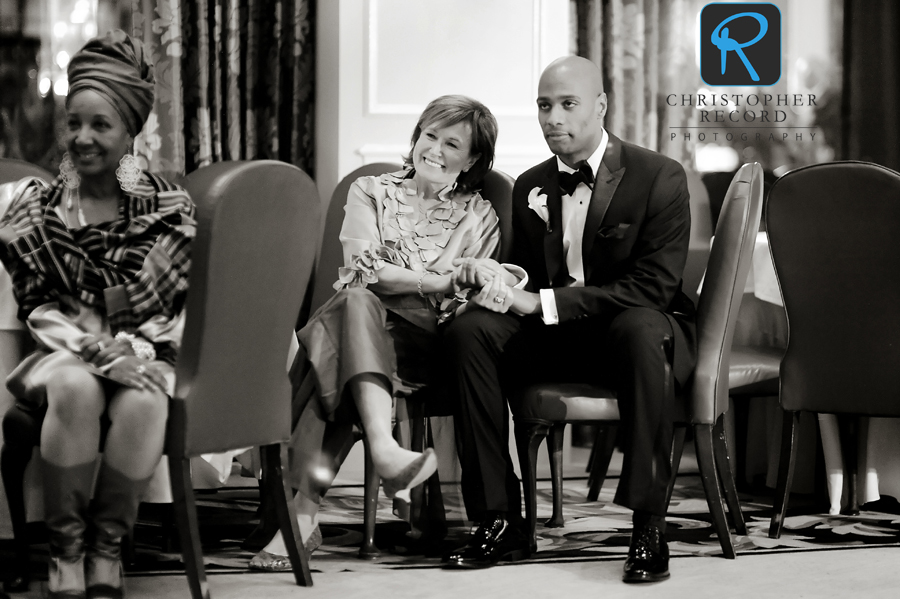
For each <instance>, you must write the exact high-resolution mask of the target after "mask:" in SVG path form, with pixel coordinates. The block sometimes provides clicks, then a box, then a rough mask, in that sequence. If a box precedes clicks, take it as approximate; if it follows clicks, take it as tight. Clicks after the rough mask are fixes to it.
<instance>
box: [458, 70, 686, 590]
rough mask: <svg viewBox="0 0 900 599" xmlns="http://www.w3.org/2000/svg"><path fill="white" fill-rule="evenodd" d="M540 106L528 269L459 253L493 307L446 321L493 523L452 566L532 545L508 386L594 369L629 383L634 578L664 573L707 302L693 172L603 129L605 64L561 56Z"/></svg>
mask: <svg viewBox="0 0 900 599" xmlns="http://www.w3.org/2000/svg"><path fill="white" fill-rule="evenodd" d="M537 105H538V120H539V121H540V125H541V128H542V130H543V133H544V137H545V139H546V141H547V145H548V146H549V147H550V150H551V151H552V152H553V153H554V154H555V156H554V157H553V158H551V159H550V160H548V161H546V162H544V163H542V164H539V165H537V166H535V167H533V168H532V169H530V170H528V171H526V172H525V173H524V174H522V176H521V177H519V179H518V180H517V181H516V184H515V187H514V189H513V209H512V211H513V254H512V258H511V262H512V263H513V264H515V265H517V266H519V267H521V268H523V269H524V270H525V272H526V273H527V281H525V284H524V285H522V284H521V283H522V282H523V281H522V280H521V279H520V278H519V277H516V276H514V275H513V274H511V272H510V271H513V270H516V269H510V268H504V267H502V266H501V265H499V264H497V263H496V262H492V261H489V260H475V259H468V258H464V259H461V260H460V261H458V271H457V275H456V276H457V282H458V285H459V286H460V287H467V286H471V287H473V288H477V289H480V291H479V292H478V293H477V294H475V295H474V296H473V297H472V298H471V299H470V301H471V302H474V303H476V304H478V305H479V306H481V307H482V308H483V309H469V310H467V311H465V312H464V313H462V314H461V315H459V316H458V317H457V318H456V320H455V321H454V322H452V323H451V325H450V326H449V327H448V329H447V331H446V332H445V339H446V342H447V345H446V347H447V349H448V352H449V362H450V365H451V367H452V373H453V376H454V377H455V379H454V384H455V385H456V389H455V391H456V394H457V399H458V401H459V405H458V413H457V416H456V421H455V423H456V429H457V449H458V451H459V456H460V461H461V462H462V489H463V497H464V500H465V505H466V511H467V514H468V517H469V519H470V520H473V521H476V522H480V526H479V527H478V529H477V531H476V532H475V533H473V534H472V536H471V538H470V540H469V542H468V544H467V545H466V546H464V547H462V548H460V549H459V550H457V551H454V552H453V553H451V554H450V555H449V556H447V558H446V561H447V566H448V567H485V566H489V565H493V564H494V563H496V562H497V561H499V560H515V559H520V558H522V557H527V556H529V555H530V554H531V552H532V551H534V549H535V548H534V547H531V546H530V541H529V540H527V535H526V534H525V533H524V531H523V528H522V524H523V521H522V516H521V493H520V488H519V480H518V478H517V477H516V475H515V472H514V470H513V465H512V460H511V458H510V456H509V451H508V439H509V426H508V418H509V417H508V408H507V404H506V397H512V396H514V395H515V394H514V393H511V392H512V391H514V390H515V389H516V388H517V387H522V386H524V385H527V384H529V383H533V382H551V381H558V382H596V383H605V384H607V385H612V386H613V388H615V389H616V391H617V395H618V400H619V409H620V413H621V428H622V432H623V434H624V442H623V450H624V454H625V459H624V464H623V470H622V476H621V478H620V481H619V487H618V491H617V493H616V496H615V502H616V503H618V504H620V505H623V506H625V507H628V508H631V509H632V510H633V518H632V522H633V526H634V530H633V533H632V538H631V547H630V549H629V553H628V558H627V560H626V563H625V575H624V580H625V581H626V582H646V581H657V580H663V579H665V578H668V576H669V571H668V547H667V545H666V541H665V529H666V521H665V515H666V508H667V497H666V495H667V493H666V490H667V485H668V481H669V477H670V475H671V472H672V465H671V459H670V452H671V447H672V436H673V415H672V411H673V404H674V390H675V389H676V386H677V385H683V384H684V383H685V382H686V381H687V379H688V377H689V376H690V373H691V371H692V369H693V367H694V363H695V354H696V352H695V327H694V306H693V304H692V303H691V301H690V299H688V298H687V296H685V295H684V294H683V293H682V291H681V276H682V271H683V269H684V264H685V260H686V257H687V253H688V240H689V237H690V226H691V224H690V207H689V203H688V199H689V197H688V190H687V181H686V178H685V174H684V170H683V169H682V167H681V165H679V164H678V163H677V162H675V161H674V160H672V159H670V158H667V157H665V156H663V155H661V154H658V153H656V152H652V151H650V150H646V149H644V148H641V147H638V146H635V145H633V144H630V143H626V142H623V141H621V140H620V139H618V138H616V137H615V136H613V135H612V134H610V133H608V132H607V131H605V129H604V128H603V126H602V123H603V117H604V115H605V114H606V107H607V99H606V94H605V93H604V92H603V85H602V77H601V74H600V71H599V69H597V67H596V66H595V65H594V64H593V63H592V62H590V61H588V60H586V59H584V58H580V57H575V56H569V57H565V58H561V59H558V60H556V61H555V62H553V63H552V64H551V65H550V66H548V67H547V69H546V70H545V71H544V72H543V74H542V75H541V79H540V83H539V87H538V99H537ZM516 283H519V284H518V285H516ZM667 364H668V365H669V366H671V368H667ZM667 373H668V376H669V377H670V380H666V377H667ZM672 377H673V378H674V381H673V380H671V378H672ZM673 383H674V384H673Z"/></svg>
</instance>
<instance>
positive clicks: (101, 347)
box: [80, 333, 166, 393]
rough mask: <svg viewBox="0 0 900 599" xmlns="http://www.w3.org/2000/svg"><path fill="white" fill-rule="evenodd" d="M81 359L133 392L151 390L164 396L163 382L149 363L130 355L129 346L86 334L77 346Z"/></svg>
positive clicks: (126, 343)
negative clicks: (79, 348)
mask: <svg viewBox="0 0 900 599" xmlns="http://www.w3.org/2000/svg"><path fill="white" fill-rule="evenodd" d="M80 354H81V358H82V359H83V360H84V361H85V362H90V363H91V364H93V365H94V366H96V367H97V368H99V369H100V370H101V371H103V372H104V373H105V374H106V376H108V377H109V378H111V379H112V380H114V381H116V382H118V383H121V384H123V385H126V386H128V387H131V388H133V389H142V390H143V389H148V388H155V389H158V390H159V391H162V392H163V393H165V391H166V379H165V376H164V375H163V373H162V371H160V370H159V368H157V367H156V366H154V365H153V364H152V363H151V362H147V361H146V360H142V359H141V358H138V357H137V356H135V355H134V349H133V348H132V346H131V343H130V342H129V341H128V340H126V339H115V338H114V337H113V336H112V335H109V334H106V333H104V334H101V335H90V336H88V337H86V338H85V339H84V341H83V342H82V344H81V352H80Z"/></svg>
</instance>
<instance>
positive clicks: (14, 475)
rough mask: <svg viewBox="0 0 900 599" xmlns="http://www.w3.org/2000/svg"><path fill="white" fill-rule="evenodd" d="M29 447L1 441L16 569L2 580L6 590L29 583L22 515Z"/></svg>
mask: <svg viewBox="0 0 900 599" xmlns="http://www.w3.org/2000/svg"><path fill="white" fill-rule="evenodd" d="M31 453H32V447H31V446H29V447H24V446H21V447H20V446H18V445H10V444H8V443H4V445H3V450H2V453H0V471H2V476H3V488H4V489H5V490H6V501H7V504H8V505H9V516H10V520H11V521H12V529H13V550H14V551H15V558H14V560H15V561H14V564H13V568H12V571H13V572H17V574H13V575H12V576H11V577H10V578H8V579H7V580H5V581H3V589H4V590H5V591H6V592H7V593H25V592H28V586H29V585H30V583H31V575H30V572H31V568H30V567H29V565H30V564H29V562H30V544H29V540H28V526H27V522H26V515H25V486H24V485H25V470H26V469H27V468H28V462H30V461H31Z"/></svg>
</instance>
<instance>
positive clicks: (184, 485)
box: [169, 455, 209, 599]
mask: <svg viewBox="0 0 900 599" xmlns="http://www.w3.org/2000/svg"><path fill="white" fill-rule="evenodd" d="M169 476H170V478H171V480H172V505H173V506H174V507H175V521H176V522H177V524H178V534H179V537H180V539H181V555H182V557H183V559H184V569H185V571H186V573H187V579H188V586H189V587H190V589H191V597H193V599H209V584H208V583H207V582H206V571H205V570H204V569H203V550H202V547H201V546H200V530H199V528H198V526H197V506H196V505H195V503H194V488H193V485H192V483H191V463H190V460H188V459H187V458H185V457H181V456H175V455H170V456H169Z"/></svg>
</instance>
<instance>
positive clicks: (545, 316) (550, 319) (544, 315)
mask: <svg viewBox="0 0 900 599" xmlns="http://www.w3.org/2000/svg"><path fill="white" fill-rule="evenodd" d="M540 293H541V320H543V321H544V324H559V312H557V311H556V295H554V293H553V290H552V289H541V292H540Z"/></svg>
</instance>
